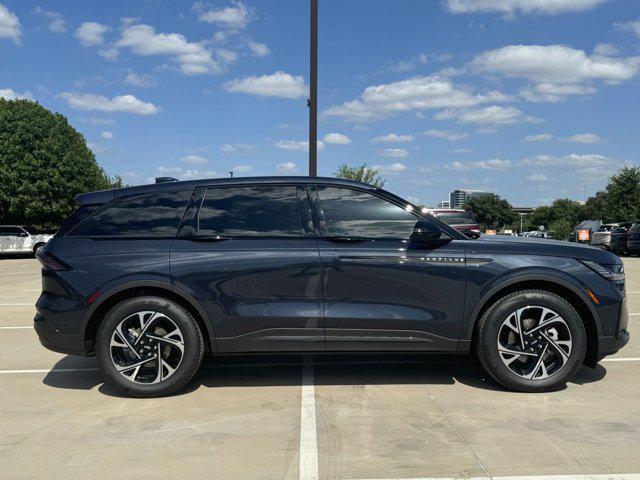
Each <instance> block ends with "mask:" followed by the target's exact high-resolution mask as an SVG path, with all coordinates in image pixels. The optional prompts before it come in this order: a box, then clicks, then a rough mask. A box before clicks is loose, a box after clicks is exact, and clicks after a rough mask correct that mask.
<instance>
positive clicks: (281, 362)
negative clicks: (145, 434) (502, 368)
mask: <svg viewBox="0 0 640 480" xmlns="http://www.w3.org/2000/svg"><path fill="white" fill-rule="evenodd" d="M305 358H306V360H305ZM79 360H80V359H79V358H78V357H72V356H67V357H64V358H62V359H61V360H59V361H58V362H57V363H56V365H55V366H54V367H53V368H52V369H51V371H50V372H49V373H48V374H47V375H46V376H45V378H44V379H43V383H44V384H45V385H48V386H50V387H54V388H63V389H75V390H91V389H93V388H95V387H96V386H99V391H100V392H101V393H103V394H105V395H109V396H114V397H122V396H123V395H122V394H120V393H119V392H117V391H116V390H115V389H113V388H112V387H110V386H108V385H106V384H104V383H103V376H102V373H101V372H100V371H99V370H97V363H96V361H95V359H93V358H92V359H82V360H85V361H84V362H82V363H79ZM305 361H307V362H310V363H312V364H313V373H314V384H315V385H329V386H330V385H453V384H455V383H462V384H464V385H466V386H469V387H473V388H478V389H483V390H494V391H506V389H505V388H504V387H502V386H501V385H500V384H498V383H497V382H496V381H495V380H493V379H492V378H491V377H490V376H489V375H487V373H486V372H485V371H484V370H483V369H482V367H481V366H480V365H479V363H478V361H477V360H476V359H475V358H474V357H472V356H470V355H455V356H451V355H429V356H426V355H389V354H385V355H369V354H367V355H360V354H359V355H334V354H320V355H308V356H306V357H304V356H301V355H278V356H275V355H243V356H239V355H238V356H236V355H233V356H224V357H223V356H220V357H212V356H209V357H207V358H205V360H204V362H203V364H202V367H201V368H200V370H199V371H198V373H196V375H195V376H194V378H193V379H192V380H191V382H189V384H188V385H187V386H186V387H185V388H183V389H182V390H180V391H179V392H177V393H176V394H175V395H186V394H189V393H190V392H193V391H194V390H197V389H198V388H200V387H207V388H212V389H214V388H219V387H274V386H295V385H300V383H301V375H302V370H303V365H304V362H305ZM61 370H62V371H61ZM64 370H67V371H64ZM69 370H71V371H69ZM606 374H607V370H606V369H605V368H604V367H603V366H602V365H598V366H597V367H596V368H595V369H590V368H587V367H582V368H581V369H580V371H579V372H578V374H577V375H576V377H575V378H574V379H573V380H572V381H571V383H574V384H577V385H586V384H588V383H592V382H597V381H599V380H601V379H603V378H604V377H605V375H606ZM565 388H566V387H561V388H560V389H559V390H563V389H565Z"/></svg>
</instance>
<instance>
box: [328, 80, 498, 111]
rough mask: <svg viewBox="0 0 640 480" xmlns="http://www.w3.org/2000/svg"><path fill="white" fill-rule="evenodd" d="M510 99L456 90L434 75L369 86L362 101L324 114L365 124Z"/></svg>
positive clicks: (352, 102) (460, 89)
mask: <svg viewBox="0 0 640 480" xmlns="http://www.w3.org/2000/svg"><path fill="white" fill-rule="evenodd" d="M508 99H509V98H508V97H507V96H505V95H503V94H502V93H500V92H496V91H492V92H488V93H486V94H476V93H473V92H472V91H470V90H468V89H462V88H458V87H456V86H455V85H454V84H453V83H452V82H451V80H450V79H449V78H445V77H438V76H434V75H432V76H427V77H413V78H410V79H407V80H403V81H400V82H394V83H388V84H382V85H374V86H370V87H367V88H366V89H365V90H364V92H363V93H362V95H360V98H358V99H355V100H351V101H349V102H346V103H344V104H342V105H338V106H333V107H330V108H329V109H327V110H326V111H325V112H324V115H328V116H335V117H343V118H345V119H347V120H350V121H361V122H362V121H370V120H376V119H380V118H384V117H386V116H389V115H392V114H394V113H398V112H408V111H418V112H419V111H421V110H427V109H434V108H462V107H473V106H476V105H478V104H480V103H487V102H503V101H506V100H508Z"/></svg>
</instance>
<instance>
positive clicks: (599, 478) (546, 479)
mask: <svg viewBox="0 0 640 480" xmlns="http://www.w3.org/2000/svg"><path fill="white" fill-rule="evenodd" d="M358 480H463V479H456V478H455V477H419V478H416V477H414V478H401V477H395V478H384V479H382V478H377V479H358ZM464 480H640V473H621V474H617V475H616V474H597V475H524V476H513V477H469V478H466V479H464Z"/></svg>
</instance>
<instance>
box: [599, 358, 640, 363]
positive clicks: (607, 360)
mask: <svg viewBox="0 0 640 480" xmlns="http://www.w3.org/2000/svg"><path fill="white" fill-rule="evenodd" d="M601 361H602V362H640V357H626V358H625V357H614V358H605V359H604V360H601Z"/></svg>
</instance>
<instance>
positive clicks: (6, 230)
mask: <svg viewBox="0 0 640 480" xmlns="http://www.w3.org/2000/svg"><path fill="white" fill-rule="evenodd" d="M51 238H53V235H52V234H33V235H32V234H31V233H29V231H28V230H27V229H26V228H25V227H21V226H18V225H0V254H6V253H10V254H15V253H36V250H38V248H40V247H42V246H44V244H46V243H47V242H48V241H49V240H50V239H51Z"/></svg>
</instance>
